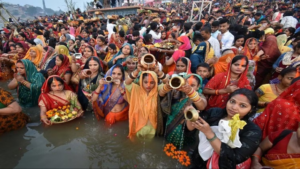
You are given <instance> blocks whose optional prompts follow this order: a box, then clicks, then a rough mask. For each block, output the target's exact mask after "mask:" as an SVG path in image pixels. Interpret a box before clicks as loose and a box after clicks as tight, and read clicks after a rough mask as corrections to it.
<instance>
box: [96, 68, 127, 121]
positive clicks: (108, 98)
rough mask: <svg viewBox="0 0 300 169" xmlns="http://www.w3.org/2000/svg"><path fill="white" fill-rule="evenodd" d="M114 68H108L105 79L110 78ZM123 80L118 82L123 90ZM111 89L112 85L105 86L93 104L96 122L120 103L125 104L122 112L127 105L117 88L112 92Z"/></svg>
mask: <svg viewBox="0 0 300 169" xmlns="http://www.w3.org/2000/svg"><path fill="white" fill-rule="evenodd" d="M115 68H116V66H113V67H112V68H110V69H109V70H108V71H107V73H106V75H105V77H107V76H112V72H113V70H114V69H115ZM124 77H125V76H124ZM124 80H125V79H124V78H123V79H122V81H121V82H120V85H121V87H122V88H123V89H124V88H125V87H124V83H123V82H124ZM112 87H113V83H109V84H105V85H104V86H103V89H102V90H101V92H100V94H99V96H98V99H97V101H96V103H94V106H93V107H94V112H95V115H96V118H97V119H98V120H100V117H106V115H107V114H108V113H109V112H110V111H111V110H112V109H113V108H114V107H115V105H116V104H118V103H120V102H122V103H123V102H125V103H126V104H125V105H124V107H123V110H124V108H126V107H127V106H128V103H127V102H126V101H125V100H124V98H123V96H122V94H121V91H120V89H119V88H118V87H117V88H116V89H115V90H114V91H112Z"/></svg>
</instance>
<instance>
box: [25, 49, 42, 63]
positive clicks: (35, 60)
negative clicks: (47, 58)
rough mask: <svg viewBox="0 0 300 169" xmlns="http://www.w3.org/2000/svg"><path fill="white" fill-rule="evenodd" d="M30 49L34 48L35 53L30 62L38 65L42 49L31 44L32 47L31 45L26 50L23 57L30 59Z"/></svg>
mask: <svg viewBox="0 0 300 169" xmlns="http://www.w3.org/2000/svg"><path fill="white" fill-rule="evenodd" d="M31 50H34V51H35V53H36V57H35V59H34V60H33V61H32V63H33V64H34V65H35V66H36V67H39V65H40V63H41V61H42V57H43V56H42V51H41V50H40V49H39V48H38V47H37V46H33V47H31V48H30V49H29V50H28V51H27V53H26V56H25V57H24V59H28V60H30V61H31V60H32V58H31V56H30V54H29V53H30V51H31Z"/></svg>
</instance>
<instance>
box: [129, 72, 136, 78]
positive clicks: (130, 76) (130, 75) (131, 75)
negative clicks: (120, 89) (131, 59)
mask: <svg viewBox="0 0 300 169" xmlns="http://www.w3.org/2000/svg"><path fill="white" fill-rule="evenodd" d="M129 78H130V79H132V80H134V79H136V77H135V76H133V72H131V73H130V74H129Z"/></svg>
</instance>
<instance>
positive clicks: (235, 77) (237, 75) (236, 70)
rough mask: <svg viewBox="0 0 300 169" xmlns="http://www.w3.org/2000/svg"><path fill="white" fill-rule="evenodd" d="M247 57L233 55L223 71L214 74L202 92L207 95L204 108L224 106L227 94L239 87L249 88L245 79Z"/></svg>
mask: <svg viewBox="0 0 300 169" xmlns="http://www.w3.org/2000/svg"><path fill="white" fill-rule="evenodd" d="M248 62H249V61H248V58H247V57H246V56H244V55H238V56H236V57H234V58H233V59H232V61H231V63H230V64H228V69H227V71H226V72H224V73H219V74H217V75H215V76H214V77H213V78H212V79H211V80H210V81H209V82H208V83H207V84H206V86H205V88H204V90H203V94H205V95H207V96H208V97H209V99H208V104H207V107H206V109H207V110H208V109H210V108H213V107H219V108H225V106H226V103H227V99H228V96H229V95H230V93H232V92H234V91H235V90H237V89H239V88H247V89H250V90H251V86H250V84H249V81H248V79H247V70H248Z"/></svg>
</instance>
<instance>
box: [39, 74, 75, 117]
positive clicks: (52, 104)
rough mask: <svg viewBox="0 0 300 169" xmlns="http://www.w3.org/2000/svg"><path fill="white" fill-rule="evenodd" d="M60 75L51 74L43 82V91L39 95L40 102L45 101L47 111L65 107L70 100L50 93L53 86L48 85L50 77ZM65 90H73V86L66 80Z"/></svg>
mask: <svg viewBox="0 0 300 169" xmlns="http://www.w3.org/2000/svg"><path fill="white" fill-rule="evenodd" d="M53 77H58V78H60V77H59V76H57V75H53V76H49V77H48V79H47V80H46V82H45V83H44V84H43V87H42V89H41V91H42V93H41V95H40V97H39V102H40V101H43V103H44V105H45V106H46V109H47V111H48V110H52V109H55V108H58V107H63V106H66V105H67V104H69V103H70V102H69V100H65V99H62V98H61V97H58V96H55V95H53V94H50V93H49V92H50V91H51V89H50V88H51V86H48V81H49V79H50V78H53ZM63 85H64V90H70V91H72V90H71V88H70V87H69V86H68V85H67V84H66V83H65V82H64V84H63Z"/></svg>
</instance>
